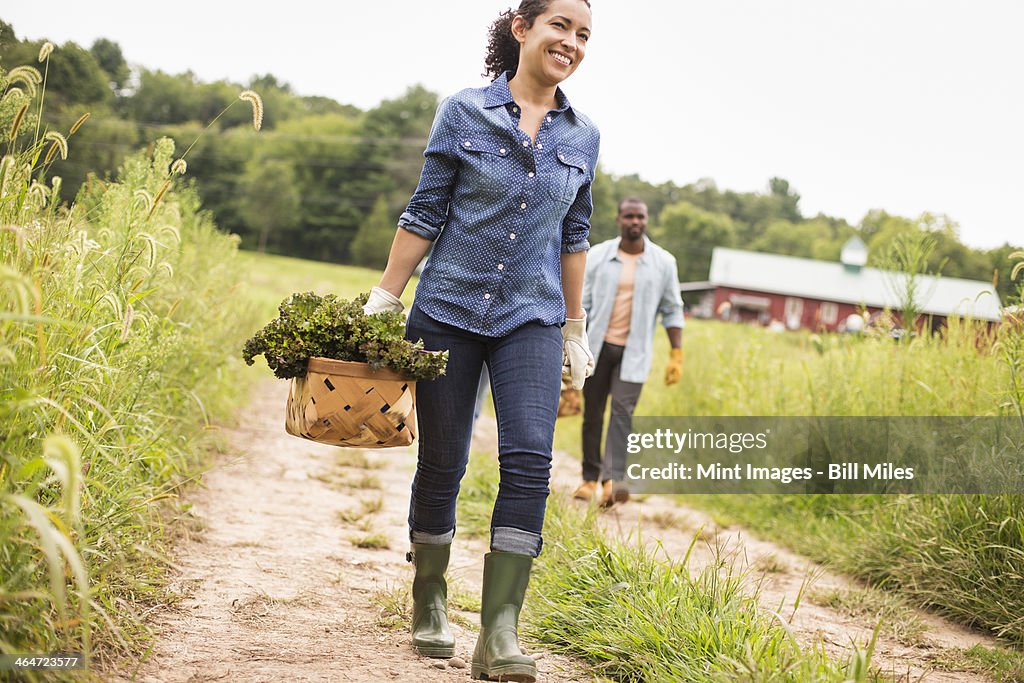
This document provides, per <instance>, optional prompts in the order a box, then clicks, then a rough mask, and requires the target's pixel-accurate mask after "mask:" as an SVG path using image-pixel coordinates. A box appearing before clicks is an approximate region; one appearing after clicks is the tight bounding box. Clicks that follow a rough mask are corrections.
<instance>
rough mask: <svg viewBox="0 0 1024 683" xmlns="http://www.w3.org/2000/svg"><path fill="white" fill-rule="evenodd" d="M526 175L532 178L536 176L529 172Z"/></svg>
mask: <svg viewBox="0 0 1024 683" xmlns="http://www.w3.org/2000/svg"><path fill="white" fill-rule="evenodd" d="M526 175H527V176H528V177H530V178H532V177H533V176H535V175H537V174H536V173H534V172H533V171H530V172H529V173H527V174H526Z"/></svg>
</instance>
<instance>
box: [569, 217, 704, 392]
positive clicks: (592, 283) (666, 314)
mask: <svg viewBox="0 0 1024 683" xmlns="http://www.w3.org/2000/svg"><path fill="white" fill-rule="evenodd" d="M619 241H620V238H618V237H616V238H615V239H611V240H608V241H607V242H601V244H598V245H596V246H595V247H594V249H593V250H592V251H591V252H590V254H589V255H588V256H587V270H586V274H585V275H584V279H583V309H584V310H585V311H586V312H587V337H588V338H589V339H590V351H591V353H593V354H594V358H600V357H601V346H602V345H603V344H604V336H605V333H607V332H608V322H609V320H610V319H611V316H612V307H613V306H614V305H615V295H616V293H617V292H618V291H619V278H620V276H621V274H622V260H621V259H620V258H619ZM659 314H660V315H661V324H662V325H663V326H664V327H666V328H669V327H683V326H684V325H685V324H686V321H685V319H684V318H683V300H682V298H681V297H680V296H679V274H678V269H677V267H676V259H675V257H674V256H672V254H670V253H669V252H667V251H665V250H664V249H662V248H661V247H659V246H658V245H657V244H655V243H654V242H652V241H651V240H649V239H648V238H647V236H646V235H645V236H644V250H643V253H641V254H640V255H639V257H638V258H637V260H636V275H635V277H634V280H633V309H632V311H631V312H630V318H629V336H627V337H626V347H625V349H624V350H623V351H622V364H621V366H620V367H619V379H621V380H622V381H623V382H639V383H643V382H645V381H646V380H647V375H648V374H650V372H651V362H652V359H653V356H654V353H653V351H654V330H655V326H656V324H657V321H658V315H659Z"/></svg>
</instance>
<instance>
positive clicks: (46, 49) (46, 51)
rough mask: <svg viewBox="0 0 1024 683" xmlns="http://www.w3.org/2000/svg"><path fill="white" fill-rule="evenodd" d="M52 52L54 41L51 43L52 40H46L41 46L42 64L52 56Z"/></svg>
mask: <svg viewBox="0 0 1024 683" xmlns="http://www.w3.org/2000/svg"><path fill="white" fill-rule="evenodd" d="M51 52H53V43H51V42H50V41H46V42H45V43H43V44H42V46H40V48H39V63H40V64H42V63H43V62H45V61H46V58H47V57H49V56H50V53H51Z"/></svg>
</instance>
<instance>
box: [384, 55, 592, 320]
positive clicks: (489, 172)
mask: <svg viewBox="0 0 1024 683" xmlns="http://www.w3.org/2000/svg"><path fill="white" fill-rule="evenodd" d="M555 94H556V98H557V102H558V109H553V110H551V111H549V112H548V113H547V115H546V116H545V117H544V120H543V122H542V124H541V127H540V131H539V132H538V133H537V138H536V140H531V139H530V136H528V135H527V134H525V133H523V132H522V131H521V130H519V117H520V113H521V110H520V108H519V106H518V105H516V103H515V101H514V100H513V99H512V93H511V92H510V91H509V88H508V73H505V74H502V75H501V76H499V77H498V78H496V79H495V80H494V81H493V82H492V83H491V84H490V85H488V86H486V87H483V88H467V89H466V90H462V91H461V92H458V93H456V94H454V95H452V96H451V97H449V98H447V99H446V100H444V101H443V102H442V103H441V105H440V106H439V107H438V110H437V115H436V116H435V118H434V125H433V127H432V129H431V131H430V140H429V142H428V143H427V149H426V151H425V152H424V156H425V157H426V162H425V163H424V165H423V173H422V174H421V176H420V182H419V186H418V187H417V188H416V193H415V194H414V195H413V196H412V199H411V200H410V201H409V206H408V208H407V209H406V211H405V212H404V213H403V214H402V216H401V218H400V219H399V221H398V225H399V226H400V227H402V228H404V229H406V230H408V231H409V232H412V233H415V234H417V235H419V236H421V237H425V238H426V239H429V240H433V241H434V246H433V251H432V252H431V255H430V257H429V258H428V259H427V265H426V267H425V268H424V270H423V274H422V276H421V277H420V283H419V286H418V287H417V289H416V305H417V306H419V307H420V308H421V309H422V310H423V312H424V313H426V314H427V315H429V316H430V317H431V318H434V319H435V320H439V321H440V322H443V323H447V324H449V325H454V326H456V327H460V328H462V329H465V330H468V331H470V332H475V333H477V334H481V335H484V336H488V337H500V336H504V335H506V334H508V333H509V332H511V331H512V330H514V329H516V328H517V327H520V326H522V325H524V324H525V323H528V322H533V321H538V322H540V323H542V324H545V325H561V324H562V323H563V322H564V321H565V300H564V298H563V297H562V274H561V254H562V253H570V252H578V251H585V250H586V249H588V248H589V244H588V243H587V236H588V234H589V233H590V214H591V211H592V210H593V202H592V200H591V196H590V186H591V183H592V182H593V180H594V174H595V172H596V169H597V154H598V147H599V144H600V135H599V133H598V130H597V127H596V126H594V124H593V123H591V122H590V120H589V119H587V118H586V117H585V116H584V115H583V114H582V113H580V112H578V111H576V110H575V109H573V108H572V105H570V104H569V100H568V99H567V98H566V97H565V95H564V94H563V93H562V91H561V89H559V90H557V91H556V93H555Z"/></svg>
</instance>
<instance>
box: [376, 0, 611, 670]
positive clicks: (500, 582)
mask: <svg viewBox="0 0 1024 683" xmlns="http://www.w3.org/2000/svg"><path fill="white" fill-rule="evenodd" d="M590 21H591V15H590V3H589V2H588V0H524V1H523V2H522V3H521V4H520V6H519V8H518V9H517V10H515V11H512V10H509V11H507V12H505V13H504V14H503V15H501V16H500V17H499V18H498V20H497V21H495V22H494V24H493V25H492V26H491V31H490V38H489V41H488V53H487V57H486V60H485V64H486V74H487V75H490V76H492V77H493V78H494V80H493V82H492V83H491V84H490V85H489V86H487V87H484V88H470V89H466V90H463V91H461V92H459V93H457V94H455V95H452V96H451V97H449V98H448V99H446V100H445V101H444V102H442V103H441V105H440V107H439V108H438V112H437V115H436V118H435V120H434V125H433V128H432V130H431V133H430V140H429V142H428V144H427V149H426V151H425V153H424V156H425V157H426V162H425V164H424V166H423V173H422V175H421V177H420V182H419V186H418V187H417V189H416V193H415V194H414V195H413V197H412V199H411V200H410V202H409V206H408V208H407V210H406V211H405V213H403V214H402V216H401V218H400V219H399V229H398V231H397V232H396V235H395V239H394V242H393V244H392V246H391V252H390V255H389V257H388V264H387V267H386V268H385V271H384V274H383V276H382V277H381V280H380V283H379V285H378V287H375V288H374V289H373V290H372V291H371V293H370V299H369V301H368V302H367V305H366V311H367V313H376V312H379V311H382V310H398V311H400V310H402V304H401V302H400V301H399V299H398V297H399V296H400V295H401V294H402V291H403V290H404V289H405V286H406V284H407V283H408V281H409V277H410V275H411V274H412V272H413V269H414V268H415V266H416V264H417V263H418V262H419V260H420V259H421V258H422V257H423V256H424V254H426V252H427V249H428V247H430V245H431V243H432V242H433V243H434V244H433V252H432V254H431V256H430V258H429V260H428V262H427V265H426V267H425V269H424V271H423V274H422V277H421V279H420V283H419V286H418V288H417V291H416V300H415V303H414V305H413V307H412V310H411V311H410V313H409V318H408V323H407V331H406V335H407V336H408V337H409V338H410V339H420V338H422V339H423V341H424V344H425V346H426V348H428V349H448V351H449V361H448V372H447V374H446V375H445V376H444V377H441V378H438V379H437V380H433V381H430V382H421V383H420V384H419V385H418V387H417V394H418V396H417V399H418V400H417V404H418V408H417V409H418V412H419V430H420V440H419V458H418V464H417V470H416V476H415V478H414V480H413V484H412V500H411V503H410V509H409V528H410V540H411V542H412V552H411V553H410V554H409V559H410V561H412V562H413V563H414V565H415V568H416V576H415V579H414V581H413V601H414V608H413V626H412V631H413V646H414V648H415V649H416V650H417V651H418V652H419V653H421V654H423V655H426V656H430V657H450V656H452V655H453V654H454V648H455V643H454V639H453V637H452V635H451V631H450V629H449V627H448V617H447V611H446V600H447V597H446V592H447V588H446V583H445V579H444V573H445V571H446V569H447V566H448V556H449V551H450V549H451V543H452V538H453V536H454V533H455V500H456V497H457V495H458V492H459V481H460V480H461V478H462V476H463V474H464V473H465V469H466V463H467V460H468V457H469V443H470V437H471V434H472V427H473V407H474V401H475V396H476V392H477V388H478V386H479V383H480V372H481V368H482V367H483V364H484V363H485V362H486V364H487V368H488V370H489V374H490V380H491V392H492V396H493V398H494V405H495V413H496V416H497V422H498V451H499V453H498V461H499V468H500V475H501V483H500V486H499V490H498V496H497V500H496V501H495V504H494V511H493V514H492V518H491V545H490V547H491V552H490V553H488V554H487V555H486V556H485V559H484V581H483V595H482V601H481V605H482V607H481V631H480V636H479V639H478V641H477V645H476V649H475V650H474V654H473V665H472V675H473V678H474V679H484V680H486V679H492V680H495V679H499V677H500V678H501V679H502V680H515V681H533V680H534V679H535V677H536V665H535V664H534V662H533V660H532V659H531V658H530V657H528V656H526V655H524V654H523V653H522V652H521V650H520V648H519V643H518V636H517V625H518V618H519V611H520V608H521V607H522V604H523V595H524V593H525V591H526V586H527V583H528V581H529V576H530V569H531V567H532V562H533V558H535V557H537V555H538V554H539V553H540V550H541V545H542V539H541V528H542V526H543V523H544V510H545V505H546V501H547V496H548V493H549V491H548V482H549V478H550V469H551V447H552V439H553V435H554V428H555V416H556V413H557V409H558V397H559V390H560V386H561V376H562V374H567V375H569V376H570V377H571V378H572V381H573V383H574V385H576V386H577V387H579V386H582V384H583V380H584V378H585V377H586V376H587V375H588V374H589V373H590V372H591V371H592V369H593V358H592V357H591V355H590V351H589V345H588V344H587V341H586V332H585V329H586V325H585V319H584V317H585V314H584V312H583V308H582V306H581V293H582V285H583V270H584V265H585V262H586V250H587V249H588V247H589V245H588V243H587V236H588V233H589V229H590V225H589V220H590V213H591V209H592V201H591V194H590V186H591V183H592V181H593V179H594V173H595V170H596V165H597V154H598V144H599V134H598V131H597V128H596V127H595V126H594V125H593V124H592V123H591V122H590V121H589V120H588V119H587V118H586V117H585V116H584V115H583V114H581V113H580V112H579V111H577V110H575V109H574V108H573V107H572V106H571V105H570V103H569V100H568V99H567V98H566V97H565V95H564V94H563V93H562V91H561V90H560V89H559V88H558V84H559V83H561V82H562V81H564V80H565V79H566V78H568V77H569V76H570V75H571V74H572V73H573V72H574V71H575V70H576V68H577V67H578V66H579V64H580V62H581V61H582V60H583V56H584V54H585V52H586V46H587V40H588V39H589V37H590ZM560 328H561V329H560Z"/></svg>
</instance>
